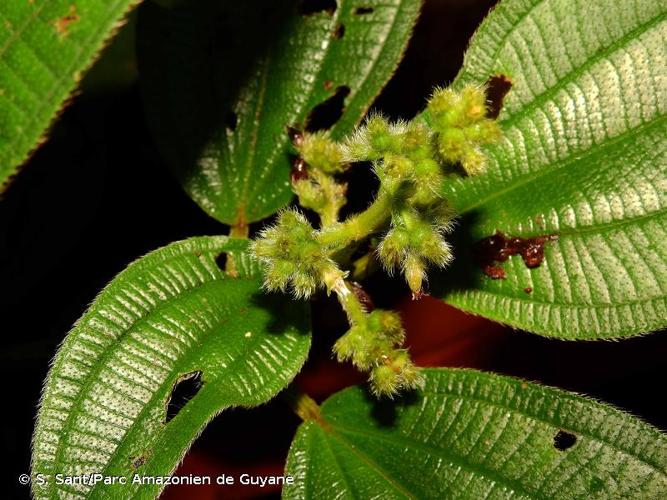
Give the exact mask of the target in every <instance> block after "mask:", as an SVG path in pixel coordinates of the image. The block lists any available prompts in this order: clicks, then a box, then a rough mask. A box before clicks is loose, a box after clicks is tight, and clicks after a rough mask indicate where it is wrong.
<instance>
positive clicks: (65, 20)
mask: <svg viewBox="0 0 667 500" xmlns="http://www.w3.org/2000/svg"><path fill="white" fill-rule="evenodd" d="M79 19H81V18H80V17H79V14H77V13H76V5H70V6H69V12H68V13H67V14H66V15H64V16H63V17H61V18H59V19H56V20H55V21H54V22H53V25H54V26H55V28H56V31H57V32H58V34H59V35H60V36H67V34H68V33H69V27H70V25H71V24H72V23H75V22H77V21H78V20H79Z"/></svg>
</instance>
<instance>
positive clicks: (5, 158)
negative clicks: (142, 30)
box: [0, 0, 138, 192]
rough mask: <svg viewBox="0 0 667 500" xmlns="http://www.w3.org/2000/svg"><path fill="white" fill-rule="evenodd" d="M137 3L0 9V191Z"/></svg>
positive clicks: (88, 0)
mask: <svg viewBox="0 0 667 500" xmlns="http://www.w3.org/2000/svg"><path fill="white" fill-rule="evenodd" d="M137 1H138V0H112V1H105V2H100V1H98V0H34V1H28V0H25V1H3V2H2V4H1V5H0V192H1V191H3V190H4V188H5V187H6V183H7V181H8V179H9V177H10V176H11V175H13V174H14V173H15V172H16V170H17V168H18V167H19V166H20V165H21V163H23V162H24V161H25V160H26V158H27V157H28V154H29V153H30V152H31V151H32V150H33V149H34V148H35V147H36V146H37V145H38V144H39V143H40V142H41V141H42V140H44V137H43V134H44V132H45V130H46V129H47V128H48V126H49V125H50V124H51V122H52V121H53V119H54V117H55V116H56V115H57V113H58V111H59V110H60V108H61V107H62V106H63V103H64V101H65V99H66V98H67V96H68V95H69V94H70V93H71V92H72V90H74V88H75V86H76V85H77V83H78V82H79V80H80V79H81V75H82V73H83V71H84V70H85V69H86V68H87V67H88V66H89V65H90V64H91V63H92V61H93V59H94V58H95V56H96V55H97V54H98V52H99V51H100V49H101V48H102V46H103V45H104V42H105V41H106V40H107V39H108V38H109V37H110V36H111V35H112V34H113V33H114V31H115V30H116V29H118V26H119V23H120V21H121V19H122V18H123V16H124V14H126V13H127V11H128V10H129V9H130V8H131V7H132V6H133V5H135V4H136V3H137Z"/></svg>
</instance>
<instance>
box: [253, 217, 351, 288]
mask: <svg viewBox="0 0 667 500" xmlns="http://www.w3.org/2000/svg"><path fill="white" fill-rule="evenodd" d="M315 233H316V231H315V230H314V229H313V227H312V226H311V225H310V223H309V222H308V221H307V220H306V218H305V217H304V216H303V215H302V214H300V213H299V212H297V211H296V210H285V211H283V212H281V213H280V214H279V215H278V220H277V222H276V224H275V225H273V226H271V227H269V228H267V229H264V230H263V231H262V232H261V233H260V235H259V238H257V239H256V240H255V241H253V243H252V246H251V251H252V253H253V254H254V255H255V257H256V258H257V259H259V261H260V262H262V263H263V264H264V287H265V288H266V289H267V290H269V291H276V290H280V291H283V292H285V291H287V290H291V292H292V293H293V294H294V296H295V297H297V298H308V297H310V296H311V295H312V294H313V293H314V292H315V291H316V290H317V289H318V288H319V287H321V286H322V285H323V284H324V283H325V277H327V276H328V277H331V276H340V277H341V278H343V277H344V275H345V273H343V272H342V271H341V270H340V269H339V268H338V265H337V264H336V263H335V262H334V261H333V260H332V259H331V257H330V256H329V255H328V253H327V252H326V250H325V249H324V248H323V247H322V246H321V245H320V244H319V243H318V241H317V239H316V238H315Z"/></svg>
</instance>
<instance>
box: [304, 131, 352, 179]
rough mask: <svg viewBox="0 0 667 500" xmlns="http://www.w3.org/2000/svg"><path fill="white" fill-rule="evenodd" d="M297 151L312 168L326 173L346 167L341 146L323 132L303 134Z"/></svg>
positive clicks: (336, 171)
mask: <svg viewBox="0 0 667 500" xmlns="http://www.w3.org/2000/svg"><path fill="white" fill-rule="evenodd" d="M299 153H300V154H301V157H302V158H303V159H304V161H305V162H306V163H307V164H308V165H310V166H311V167H312V168H317V169H319V170H321V171H323V172H326V173H328V174H335V173H339V172H343V171H344V170H345V168H346V165H345V162H344V161H343V151H342V149H341V147H340V146H339V145H338V143H336V142H334V141H332V140H331V139H329V137H328V136H327V134H326V133H325V132H315V133H314V134H306V135H304V136H303V140H302V141H301V143H300V145H299Z"/></svg>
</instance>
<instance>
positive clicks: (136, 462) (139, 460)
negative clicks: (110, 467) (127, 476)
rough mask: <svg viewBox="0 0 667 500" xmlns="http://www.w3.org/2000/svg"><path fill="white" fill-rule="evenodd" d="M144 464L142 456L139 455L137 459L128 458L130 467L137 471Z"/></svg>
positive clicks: (144, 460)
mask: <svg viewBox="0 0 667 500" xmlns="http://www.w3.org/2000/svg"><path fill="white" fill-rule="evenodd" d="M145 463H146V457H144V456H143V455H139V456H138V457H132V458H130V464H131V465H132V468H133V469H138V468H139V467H141V466H142V465H144V464H145Z"/></svg>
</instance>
